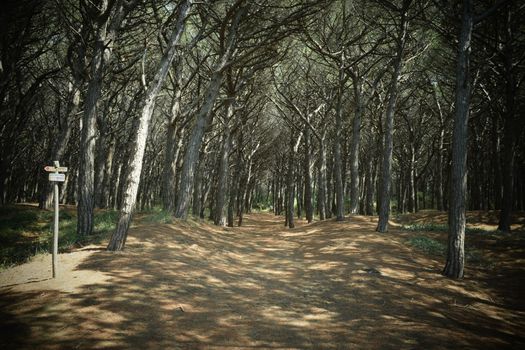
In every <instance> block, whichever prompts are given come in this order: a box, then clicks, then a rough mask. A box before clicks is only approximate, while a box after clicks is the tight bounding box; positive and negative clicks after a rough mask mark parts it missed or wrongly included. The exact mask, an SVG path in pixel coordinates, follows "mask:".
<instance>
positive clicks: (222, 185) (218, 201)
mask: <svg viewBox="0 0 525 350" xmlns="http://www.w3.org/2000/svg"><path fill="white" fill-rule="evenodd" d="M227 108H228V112H227V113H228V117H230V116H231V113H232V111H231V110H232V108H233V106H232V105H231V104H230V105H229V106H228V107H227ZM228 119H229V118H228ZM230 149H231V136H230V127H229V125H228V121H226V122H225V125H224V129H223V140H222V148H221V158H220V159H221V161H220V164H219V174H218V175H219V176H218V180H217V196H216V198H215V217H214V219H213V223H214V224H215V225H220V226H225V225H226V212H225V205H226V198H227V196H228V187H229V186H228V181H229V180H228V178H229V176H228V175H229V169H230V164H229V157H230Z"/></svg>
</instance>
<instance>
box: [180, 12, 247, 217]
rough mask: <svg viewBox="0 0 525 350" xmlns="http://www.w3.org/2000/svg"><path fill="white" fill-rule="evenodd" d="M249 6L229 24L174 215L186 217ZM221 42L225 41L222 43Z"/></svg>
mask: <svg viewBox="0 0 525 350" xmlns="http://www.w3.org/2000/svg"><path fill="white" fill-rule="evenodd" d="M245 10H246V8H240V9H238V11H237V13H236V14H235V16H234V18H233V19H232V23H231V24H230V27H229V28H228V35H227V38H226V42H225V43H223V44H224V47H223V50H222V52H221V56H220V58H219V59H218V61H217V64H216V65H215V66H214V67H213V73H212V76H211V80H210V83H209V85H208V88H207V89H206V93H205V94H204V96H205V97H204V102H203V104H202V105H201V107H200V109H199V111H198V112H197V120H196V122H195V125H194V127H193V130H192V133H191V135H190V138H189V140H188V144H187V146H186V153H185V154H184V163H183V166H182V172H181V177H180V187H179V193H178V197H177V203H176V205H175V217H177V218H183V219H185V218H187V217H188V211H189V205H190V201H191V192H192V189H193V177H194V176H195V166H196V164H197V163H198V161H199V150H200V146H201V144H202V141H203V136H204V131H205V130H206V127H207V126H208V124H209V122H210V117H211V110H212V108H213V105H214V104H215V99H216V98H217V95H218V94H219V90H220V87H221V85H222V80H223V76H224V68H225V67H226V65H227V63H228V62H229V61H230V59H231V56H232V55H233V51H234V48H235V44H236V41H237V34H238V33H237V29H238V27H239V23H240V21H241V18H242V17H243V16H244V14H245V12H246V11H245ZM221 46H222V45H221Z"/></svg>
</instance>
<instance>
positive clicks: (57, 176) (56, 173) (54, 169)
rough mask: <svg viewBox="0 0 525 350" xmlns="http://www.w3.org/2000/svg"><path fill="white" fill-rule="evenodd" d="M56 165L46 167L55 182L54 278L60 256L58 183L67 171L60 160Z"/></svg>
mask: <svg viewBox="0 0 525 350" xmlns="http://www.w3.org/2000/svg"><path fill="white" fill-rule="evenodd" d="M53 163H54V164H55V165H54V166H52V165H48V166H46V167H44V170H45V171H47V172H48V173H49V181H52V182H53V183H54V187H55V188H54V197H55V223H54V225H53V262H52V268H53V278H55V277H56V276H57V257H58V201H59V198H58V183H59V182H64V181H65V179H66V175H65V174H61V173H65V172H67V168H66V167H61V166H60V164H59V162H58V160H55V161H54V162H53Z"/></svg>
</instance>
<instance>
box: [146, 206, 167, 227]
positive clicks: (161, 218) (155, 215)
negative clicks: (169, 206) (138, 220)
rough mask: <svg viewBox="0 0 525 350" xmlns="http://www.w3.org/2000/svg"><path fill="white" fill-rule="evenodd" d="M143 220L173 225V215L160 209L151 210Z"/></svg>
mask: <svg viewBox="0 0 525 350" xmlns="http://www.w3.org/2000/svg"><path fill="white" fill-rule="evenodd" d="M142 214H145V216H144V218H143V219H142V221H143V222H147V223H157V224H171V223H173V214H172V213H170V212H167V211H165V210H163V209H162V208H160V207H155V208H153V209H151V210H148V211H145V212H143V213H142Z"/></svg>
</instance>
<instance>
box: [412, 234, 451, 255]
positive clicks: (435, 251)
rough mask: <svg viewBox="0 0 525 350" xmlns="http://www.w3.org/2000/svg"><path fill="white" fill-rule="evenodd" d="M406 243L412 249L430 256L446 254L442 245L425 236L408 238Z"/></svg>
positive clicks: (445, 248)
mask: <svg viewBox="0 0 525 350" xmlns="http://www.w3.org/2000/svg"><path fill="white" fill-rule="evenodd" d="M407 243H408V244H409V245H411V246H413V247H414V248H416V249H418V250H421V251H423V252H425V253H427V254H431V255H442V256H444V255H445V253H446V252H447V247H446V246H445V245H444V244H443V243H441V242H439V241H436V240H435V239H432V238H428V237H425V236H415V237H410V238H409V239H408V242H407Z"/></svg>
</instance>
